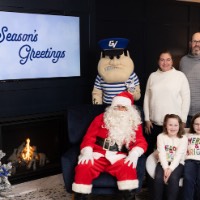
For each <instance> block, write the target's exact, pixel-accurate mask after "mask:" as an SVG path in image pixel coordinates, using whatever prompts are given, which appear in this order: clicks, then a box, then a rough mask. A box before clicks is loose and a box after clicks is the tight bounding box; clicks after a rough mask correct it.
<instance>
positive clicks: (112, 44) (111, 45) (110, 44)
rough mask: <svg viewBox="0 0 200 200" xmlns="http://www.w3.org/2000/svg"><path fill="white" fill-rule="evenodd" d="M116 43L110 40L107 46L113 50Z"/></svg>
mask: <svg viewBox="0 0 200 200" xmlns="http://www.w3.org/2000/svg"><path fill="white" fill-rule="evenodd" d="M117 43H118V41H114V40H110V41H109V44H108V46H109V47H112V48H115V47H116V45H117Z"/></svg>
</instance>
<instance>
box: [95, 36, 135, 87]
mask: <svg viewBox="0 0 200 200" xmlns="http://www.w3.org/2000/svg"><path fill="white" fill-rule="evenodd" d="M128 42H129V41H128V39H125V38H108V39H104V40H101V41H99V46H100V48H101V51H102V52H101V58H100V60H99V63H98V73H99V75H100V76H101V77H102V78H103V80H104V81H105V82H107V83H115V82H125V81H126V80H127V79H128V78H129V76H130V75H131V73H132V72H133V70H134V63H133V61H132V59H131V58H130V56H129V52H128V51H127V49H126V48H127V46H128Z"/></svg>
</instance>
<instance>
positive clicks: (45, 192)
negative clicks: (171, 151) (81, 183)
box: [0, 184, 149, 200]
mask: <svg viewBox="0 0 200 200" xmlns="http://www.w3.org/2000/svg"><path fill="white" fill-rule="evenodd" d="M6 195H7V197H6V196H5V195H3V194H1V195H0V199H2V200H3V199H5V200H71V199H72V195H71V194H69V193H67V192H66V191H65V188H64V186H63V185H62V184H60V185H57V186H56V187H52V188H51V187H50V188H44V189H39V190H36V191H33V192H29V193H26V194H20V195H16V196H13V197H12V193H11V194H10V197H9V195H8V193H7V194H6ZM148 199H149V193H148V190H147V189H142V191H141V193H140V194H138V195H137V196H136V200H148ZM88 200H121V198H120V197H118V196H110V195H99V196H96V195H90V196H89V198H88Z"/></svg>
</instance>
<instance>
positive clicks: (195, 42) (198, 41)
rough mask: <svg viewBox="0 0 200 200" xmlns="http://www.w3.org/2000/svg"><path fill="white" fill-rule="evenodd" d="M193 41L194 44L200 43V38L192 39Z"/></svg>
mask: <svg viewBox="0 0 200 200" xmlns="http://www.w3.org/2000/svg"><path fill="white" fill-rule="evenodd" d="M192 43H193V44H197V43H199V44H200V40H192Z"/></svg>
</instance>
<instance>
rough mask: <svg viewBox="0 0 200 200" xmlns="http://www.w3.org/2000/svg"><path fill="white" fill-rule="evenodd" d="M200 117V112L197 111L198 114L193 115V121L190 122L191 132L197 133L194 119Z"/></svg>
mask: <svg viewBox="0 0 200 200" xmlns="http://www.w3.org/2000/svg"><path fill="white" fill-rule="evenodd" d="M199 117H200V113H197V114H196V115H194V116H193V117H192V120H191V123H190V130H189V133H195V130H194V121H195V119H196V118H199Z"/></svg>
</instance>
